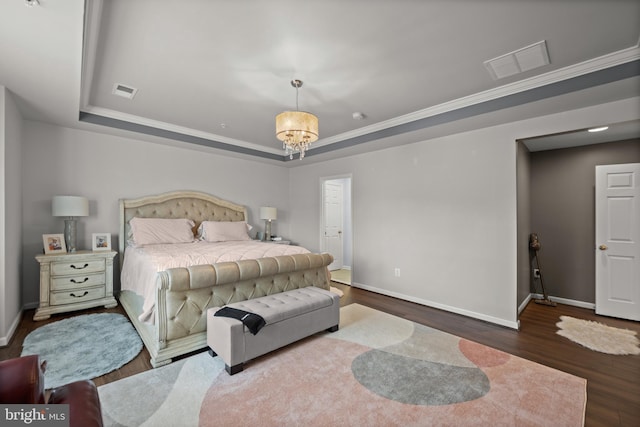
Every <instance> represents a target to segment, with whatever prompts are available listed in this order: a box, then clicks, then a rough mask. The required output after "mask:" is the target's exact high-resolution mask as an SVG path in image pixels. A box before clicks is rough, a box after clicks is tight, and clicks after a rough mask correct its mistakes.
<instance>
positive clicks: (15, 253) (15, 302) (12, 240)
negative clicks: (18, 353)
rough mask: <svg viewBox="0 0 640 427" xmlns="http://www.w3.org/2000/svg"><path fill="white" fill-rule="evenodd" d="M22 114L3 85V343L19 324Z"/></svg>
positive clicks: (0, 280) (0, 93) (0, 338)
mask: <svg viewBox="0 0 640 427" xmlns="http://www.w3.org/2000/svg"><path fill="white" fill-rule="evenodd" d="M21 143H22V117H21V115H20V112H19V111H18V108H17V106H16V104H15V102H14V100H13V97H12V95H11V92H9V91H8V90H6V89H5V88H4V87H3V86H0V164H2V170H1V172H0V188H2V193H1V194H0V345H6V344H7V343H8V340H9V338H10V336H11V334H12V331H14V330H15V329H16V327H17V325H18V322H19V320H20V313H21V308H22V303H21V300H20V282H21V262H22V252H21V251H20V249H19V248H20V247H21V246H22V203H21V198H22V186H21V184H22V180H21V179H20V174H21V168H22V154H21Z"/></svg>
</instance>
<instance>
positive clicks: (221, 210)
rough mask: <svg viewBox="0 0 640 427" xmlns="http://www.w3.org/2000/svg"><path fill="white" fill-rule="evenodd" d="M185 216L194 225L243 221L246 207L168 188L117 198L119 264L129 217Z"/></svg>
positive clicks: (199, 193)
mask: <svg viewBox="0 0 640 427" xmlns="http://www.w3.org/2000/svg"><path fill="white" fill-rule="evenodd" d="M134 217H138V218H189V219H191V220H193V221H194V222H195V223H196V225H195V228H194V231H195V230H196V229H197V228H198V226H200V223H201V222H202V221H246V220H247V209H246V208H245V207H244V206H242V205H236V204H235V203H232V202H229V201H227V200H222V199H219V198H217V197H215V196H212V195H210V194H206V193H201V192H198V191H172V192H170V193H164V194H158V195H155V196H146V197H141V198H139V199H120V236H119V237H120V238H119V241H118V249H119V252H120V265H121V266H122V262H123V259H124V250H125V247H126V245H127V239H128V236H129V230H130V228H129V221H130V220H131V218H134Z"/></svg>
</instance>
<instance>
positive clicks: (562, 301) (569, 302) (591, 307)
mask: <svg viewBox="0 0 640 427" xmlns="http://www.w3.org/2000/svg"><path fill="white" fill-rule="evenodd" d="M529 296H530V297H531V298H536V299H541V298H544V296H543V295H542V294H529ZM549 299H550V300H551V301H555V302H558V303H560V304H565V305H572V306H574V307H580V308H588V309H589V310H595V309H596V305H595V303H592V302H585V301H577V300H574V299H568V298H560V297H554V296H551V295H549Z"/></svg>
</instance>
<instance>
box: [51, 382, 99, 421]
mask: <svg viewBox="0 0 640 427" xmlns="http://www.w3.org/2000/svg"><path fill="white" fill-rule="evenodd" d="M47 403H51V404H67V405H69V426H70V427H94V426H95V427H102V410H101V409H100V398H99V397H98V389H97V388H96V385H95V384H94V383H93V381H90V380H85V381H76V382H73V383H71V384H67V385H63V386H60V387H57V388H55V389H53V390H52V391H51V396H49V401H48V402H47Z"/></svg>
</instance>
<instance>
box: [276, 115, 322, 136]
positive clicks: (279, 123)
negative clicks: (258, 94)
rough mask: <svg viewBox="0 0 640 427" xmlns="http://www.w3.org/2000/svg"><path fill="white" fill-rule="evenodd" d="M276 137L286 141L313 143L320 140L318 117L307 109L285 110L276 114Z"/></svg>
mask: <svg viewBox="0 0 640 427" xmlns="http://www.w3.org/2000/svg"><path fill="white" fill-rule="evenodd" d="M276 137H277V138H278V139H279V140H280V141H284V142H285V143H288V142H290V143H295V144H300V143H308V144H310V143H312V142H315V141H317V140H318V118H317V117H316V116H314V115H313V114H311V113H307V112H305V111H285V112H282V113H280V114H278V115H277V116H276Z"/></svg>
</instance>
